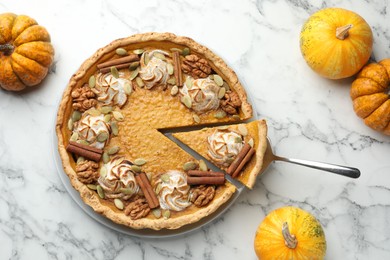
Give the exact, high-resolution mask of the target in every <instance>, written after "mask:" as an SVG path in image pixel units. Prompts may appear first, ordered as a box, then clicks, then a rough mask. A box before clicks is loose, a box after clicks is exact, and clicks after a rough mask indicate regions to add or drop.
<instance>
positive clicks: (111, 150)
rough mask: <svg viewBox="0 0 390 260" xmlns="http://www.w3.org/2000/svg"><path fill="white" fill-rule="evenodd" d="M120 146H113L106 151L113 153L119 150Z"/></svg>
mask: <svg viewBox="0 0 390 260" xmlns="http://www.w3.org/2000/svg"><path fill="white" fill-rule="evenodd" d="M119 149H120V147H119V146H113V147H111V148H110V149H108V151H107V153H108V154H109V155H113V154H116V153H118V152H119Z"/></svg>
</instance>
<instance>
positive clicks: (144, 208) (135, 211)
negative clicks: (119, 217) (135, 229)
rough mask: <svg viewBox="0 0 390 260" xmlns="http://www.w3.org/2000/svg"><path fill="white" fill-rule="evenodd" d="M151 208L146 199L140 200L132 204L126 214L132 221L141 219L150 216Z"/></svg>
mask: <svg viewBox="0 0 390 260" xmlns="http://www.w3.org/2000/svg"><path fill="white" fill-rule="evenodd" d="M149 212H150V208H149V205H148V202H147V201H146V199H145V198H139V199H136V200H135V201H133V202H131V203H130V204H129V205H127V206H126V208H125V214H126V215H127V216H130V218H131V219H132V220H136V219H140V218H143V217H145V216H146V215H148V214H149Z"/></svg>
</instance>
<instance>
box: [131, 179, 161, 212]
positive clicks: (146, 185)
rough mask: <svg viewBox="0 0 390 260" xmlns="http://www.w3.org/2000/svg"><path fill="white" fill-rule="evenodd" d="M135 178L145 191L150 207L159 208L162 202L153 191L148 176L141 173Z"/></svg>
mask: <svg viewBox="0 0 390 260" xmlns="http://www.w3.org/2000/svg"><path fill="white" fill-rule="evenodd" d="M135 180H136V181H137V183H138V185H139V186H140V188H141V190H142V192H143V193H144V196H145V199H146V201H147V202H148V204H149V207H150V208H151V209H154V208H157V207H158V206H159V205H160V203H159V201H158V199H157V196H156V194H155V193H154V191H153V188H152V186H151V185H150V182H149V180H148V177H147V176H146V174H145V173H143V172H142V173H140V174H137V175H136V176H135Z"/></svg>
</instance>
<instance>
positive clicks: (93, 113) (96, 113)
mask: <svg viewBox="0 0 390 260" xmlns="http://www.w3.org/2000/svg"><path fill="white" fill-rule="evenodd" d="M87 113H88V114H89V115H91V116H100V114H101V113H100V111H99V110H97V109H96V108H90V109H88V110H87Z"/></svg>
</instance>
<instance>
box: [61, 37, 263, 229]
mask: <svg viewBox="0 0 390 260" xmlns="http://www.w3.org/2000/svg"><path fill="white" fill-rule="evenodd" d="M252 113H253V112H252V107H251V105H250V104H249V102H248V100H247V96H246V92H245V90H244V88H243V87H242V85H241V84H240V82H239V81H238V79H237V76H236V74H235V73H234V72H233V71H232V70H231V69H230V68H229V67H228V66H227V65H226V64H225V63H224V62H223V61H222V59H221V58H219V57H218V56H217V55H215V54H214V53H213V52H212V51H210V50H209V49H207V48H206V47H204V46H202V45H200V44H198V43H196V42H195V41H193V40H192V39H190V38H187V37H179V36H176V35H174V34H170V33H146V34H138V35H133V36H131V37H128V38H123V39H118V40H115V41H113V42H112V43H110V44H109V45H107V46H106V47H104V48H102V49H99V50H98V51H97V52H96V53H95V54H94V55H93V56H92V57H91V58H89V59H87V60H86V61H85V62H84V63H83V64H82V65H81V67H80V68H79V69H78V71H77V72H76V73H75V74H74V75H73V76H72V78H71V79H70V81H69V84H68V86H67V88H66V89H65V92H64V94H63V97H62V101H61V103H60V107H59V110H58V115H57V123H56V133H57V137H58V149H59V153H60V156H61V160H62V164H63V167H64V171H65V173H66V174H67V175H68V176H69V179H70V181H71V184H72V185H73V187H74V188H75V189H76V190H77V191H78V192H79V193H80V196H81V197H82V199H83V201H84V202H85V203H86V204H88V205H89V206H91V207H92V208H93V209H94V210H95V211H96V212H98V213H101V214H103V215H104V216H106V217H107V218H109V219H111V220H112V221H114V222H116V223H119V224H123V225H126V226H129V227H131V228H135V229H142V228H150V229H155V230H159V229H163V228H165V229H176V228H179V227H181V226H183V225H186V224H190V223H194V222H197V221H198V220H200V219H202V218H203V217H205V216H208V215H210V214H211V213H213V212H214V211H215V210H217V209H218V208H219V207H220V206H221V205H223V204H224V203H226V202H227V201H228V200H229V199H230V198H231V196H232V195H233V194H234V192H235V187H234V186H233V185H232V184H230V183H229V182H227V181H225V176H224V174H223V173H218V172H217V173H216V172H211V171H209V170H208V169H207V167H206V165H205V163H204V162H203V161H197V160H195V159H194V158H193V157H192V156H190V155H189V154H188V153H186V152H185V151H184V150H182V149H181V148H180V147H179V146H178V145H177V144H175V143H174V142H172V141H171V140H169V139H168V138H166V137H165V136H164V135H163V134H162V133H161V132H160V130H162V129H172V128H179V127H180V128H182V127H196V126H202V125H209V124H215V123H235V122H239V121H241V120H246V119H249V118H251V117H252ZM256 138H257V137H256V136H254V140H255V143H257V141H256V140H257V139H256ZM249 163H251V162H249Z"/></svg>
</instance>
